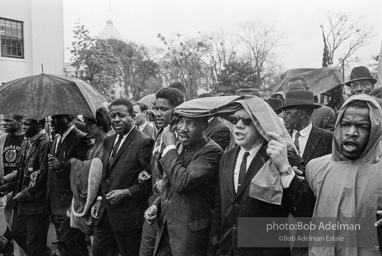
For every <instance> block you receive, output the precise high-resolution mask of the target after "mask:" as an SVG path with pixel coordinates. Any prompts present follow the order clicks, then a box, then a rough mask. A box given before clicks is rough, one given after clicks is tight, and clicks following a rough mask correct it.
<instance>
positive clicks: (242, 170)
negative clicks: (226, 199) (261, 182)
mask: <svg viewBox="0 0 382 256" xmlns="http://www.w3.org/2000/svg"><path fill="white" fill-rule="evenodd" d="M248 156H249V152H245V153H244V155H243V160H242V161H241V164H240V171H239V180H238V184H237V186H238V188H239V187H240V186H241V184H243V182H244V177H245V173H246V171H247V158H248Z"/></svg>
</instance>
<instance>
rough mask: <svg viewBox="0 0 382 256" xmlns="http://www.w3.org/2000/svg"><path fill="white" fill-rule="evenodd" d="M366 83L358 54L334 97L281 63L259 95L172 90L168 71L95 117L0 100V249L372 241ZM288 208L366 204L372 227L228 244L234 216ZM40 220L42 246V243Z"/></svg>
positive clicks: (376, 123)
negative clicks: (147, 96)
mask: <svg viewBox="0 0 382 256" xmlns="http://www.w3.org/2000/svg"><path fill="white" fill-rule="evenodd" d="M375 83H376V80H375V79H374V78H373V77H372V76H371V74H370V71H369V70H368V69H367V68H366V67H356V68H354V69H353V70H352V71H351V75H350V79H349V81H347V82H346V83H345V86H347V87H348V88H349V90H350V92H351V96H350V97H349V98H348V99H347V100H346V101H345V102H344V103H343V104H342V106H341V107H339V108H338V109H336V110H334V109H333V108H331V107H329V106H324V105H320V104H318V103H317V98H316V97H315V95H314V94H313V92H311V91H310V90H309V87H310V85H309V84H308V83H307V81H306V79H305V78H304V77H302V76H294V77H292V78H291V79H290V80H289V81H288V83H287V91H286V92H285V93H284V92H276V93H275V94H272V95H271V96H270V97H269V98H267V99H266V100H263V99H261V98H260V94H259V90H257V89H254V88H242V89H239V90H238V91H237V92H236V95H225V94H224V93H221V94H218V95H212V94H209V93H205V94H201V95H199V97H198V98H197V99H190V100H189V101H186V97H185V94H186V89H185V87H184V85H183V84H181V83H175V84H172V85H170V86H168V87H166V88H162V89H161V90H159V91H158V92H157V93H156V94H155V101H154V102H153V107H152V108H151V109H150V108H149V107H148V105H147V104H145V103H142V102H139V101H138V102H131V101H130V100H128V99H124V98H119V99H115V100H113V101H112V102H110V103H108V104H107V106H103V107H101V106H100V107H99V108H98V109H97V111H96V113H95V118H89V117H81V116H76V115H71V114H65V115H55V116H51V117H50V118H49V119H47V120H48V121H49V122H47V120H46V119H42V120H33V119H30V118H28V117H23V116H19V115H17V113H5V114H4V117H3V121H2V125H3V127H2V128H3V130H4V133H3V134H2V135H1V136H0V177H1V181H0V195H1V196H2V197H3V202H4V216H5V217H4V218H5V220H6V222H7V229H6V231H5V233H4V234H3V236H1V237H0V249H1V250H2V253H3V255H6V256H8V255H30V256H32V255H33V256H41V255H63V256H77V255H78V256H86V255H93V256H107V255H110V256H118V255H122V256H138V255H139V256H154V255H156V256H167V255H174V256H188V255H190V256H193V255H195V256H196V255H209V256H215V255H227V256H228V255H232V256H233V255H235V256H236V255H239V256H241V255H380V254H381V251H382V250H380V249H379V248H380V247H379V246H380V244H379V241H380V236H379V235H380V234H382V233H380V232H381V230H380V227H379V226H380V221H378V220H379V219H380V217H379V216H380V215H382V213H381V212H380V210H381V209H382V196H381V195H382V175H381V170H382V162H381V161H380V157H381V155H382V152H381V149H382V147H381V136H382V123H381V117H382V111H381V106H380V105H382V88H374V84H375ZM240 96H241V97H240ZM235 97H236V98H235ZM224 99H227V102H225V101H224ZM228 99H234V100H232V103H231V102H230V101H228ZM218 102H224V104H226V105H224V104H222V103H219V104H221V105H222V110H221V112H220V113H221V115H214V116H205V115H202V114H200V113H199V112H198V111H197V109H198V107H199V106H201V105H203V106H206V105H207V106H209V105H210V106H211V109H212V108H213V107H218V106H215V105H217V104H218ZM193 103H194V104H193ZM68 104H70V103H69V102H68ZM179 106H180V107H182V108H179V111H177V109H178V108H177V107H179ZM183 109H185V110H187V111H184V112H182V111H180V110H183ZM225 113H227V114H226V115H225ZM270 181H272V184H270V183H269V182H270ZM290 215H291V216H294V217H296V218H299V217H333V218H340V217H353V218H356V219H360V218H369V219H371V221H372V224H373V227H371V228H368V229H366V230H363V231H360V232H359V233H357V236H356V237H355V240H354V241H355V243H359V244H360V246H353V247H350V246H343V247H341V246H336V244H333V246H321V247H315V246H310V247H296V246H293V244H292V245H291V246H290V247H242V246H239V245H238V230H239V223H238V218H240V217H254V218H256V217H269V218H277V217H285V218H287V217H288V216H290ZM50 223H52V224H53V225H54V228H55V235H56V237H57V241H55V242H56V243H57V249H56V250H52V249H51V248H50V247H49V246H48V244H47V237H48V231H49V225H50ZM374 223H375V224H376V226H377V227H374ZM333 232H335V231H333ZM336 232H337V231H336ZM333 235H337V236H339V235H344V236H346V234H345V233H344V231H338V233H333ZM369 238H370V239H369ZM253 239H256V237H253ZM365 241H369V242H370V243H372V245H373V246H364V244H362V243H365Z"/></svg>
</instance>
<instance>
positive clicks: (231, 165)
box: [224, 147, 240, 196]
mask: <svg viewBox="0 0 382 256" xmlns="http://www.w3.org/2000/svg"><path fill="white" fill-rule="evenodd" d="M239 152H240V147H236V148H235V150H234V151H232V154H231V156H228V160H233V159H235V161H227V162H228V164H227V166H226V167H225V168H224V170H226V171H225V173H226V180H227V183H228V189H229V190H230V191H231V194H232V196H235V194H236V192H235V188H234V185H235V184H234V173H235V165H236V161H237V155H238V154H239Z"/></svg>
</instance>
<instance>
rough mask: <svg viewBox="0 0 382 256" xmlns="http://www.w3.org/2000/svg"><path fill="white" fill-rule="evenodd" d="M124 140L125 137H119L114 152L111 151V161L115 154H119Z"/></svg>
mask: <svg viewBox="0 0 382 256" xmlns="http://www.w3.org/2000/svg"><path fill="white" fill-rule="evenodd" d="M122 139H123V136H121V135H118V141H117V143H115V145H114V147H113V150H112V151H111V156H110V159H113V158H114V156H115V154H117V151H118V148H119V146H120V145H121V141H122Z"/></svg>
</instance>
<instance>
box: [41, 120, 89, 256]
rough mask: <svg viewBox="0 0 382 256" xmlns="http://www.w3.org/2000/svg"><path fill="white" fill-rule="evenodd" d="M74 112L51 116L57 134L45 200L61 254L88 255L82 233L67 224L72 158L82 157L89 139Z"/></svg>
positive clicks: (52, 149)
mask: <svg viewBox="0 0 382 256" xmlns="http://www.w3.org/2000/svg"><path fill="white" fill-rule="evenodd" d="M74 121H75V116H74V115H55V116H52V128H53V132H54V133H56V134H57V135H56V136H55V138H54V141H53V145H52V147H51V150H50V152H51V154H49V155H48V166H49V172H48V200H49V208H50V209H49V210H50V217H51V221H52V222H53V224H54V226H55V228H56V233H57V239H58V249H59V253H60V255H63V256H66V255H68V256H69V255H80V256H82V255H88V250H87V245H86V240H85V234H84V233H82V232H81V231H80V230H79V229H75V228H71V227H70V219H69V217H68V216H67V211H68V209H69V207H70V205H71V202H72V198H73V193H72V190H71V187H70V166H71V164H70V162H69V160H70V159H71V158H77V159H79V160H85V157H86V152H87V151H88V148H89V140H88V139H86V136H85V133H83V132H81V131H80V130H78V129H77V128H76V127H75V125H74Z"/></svg>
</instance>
